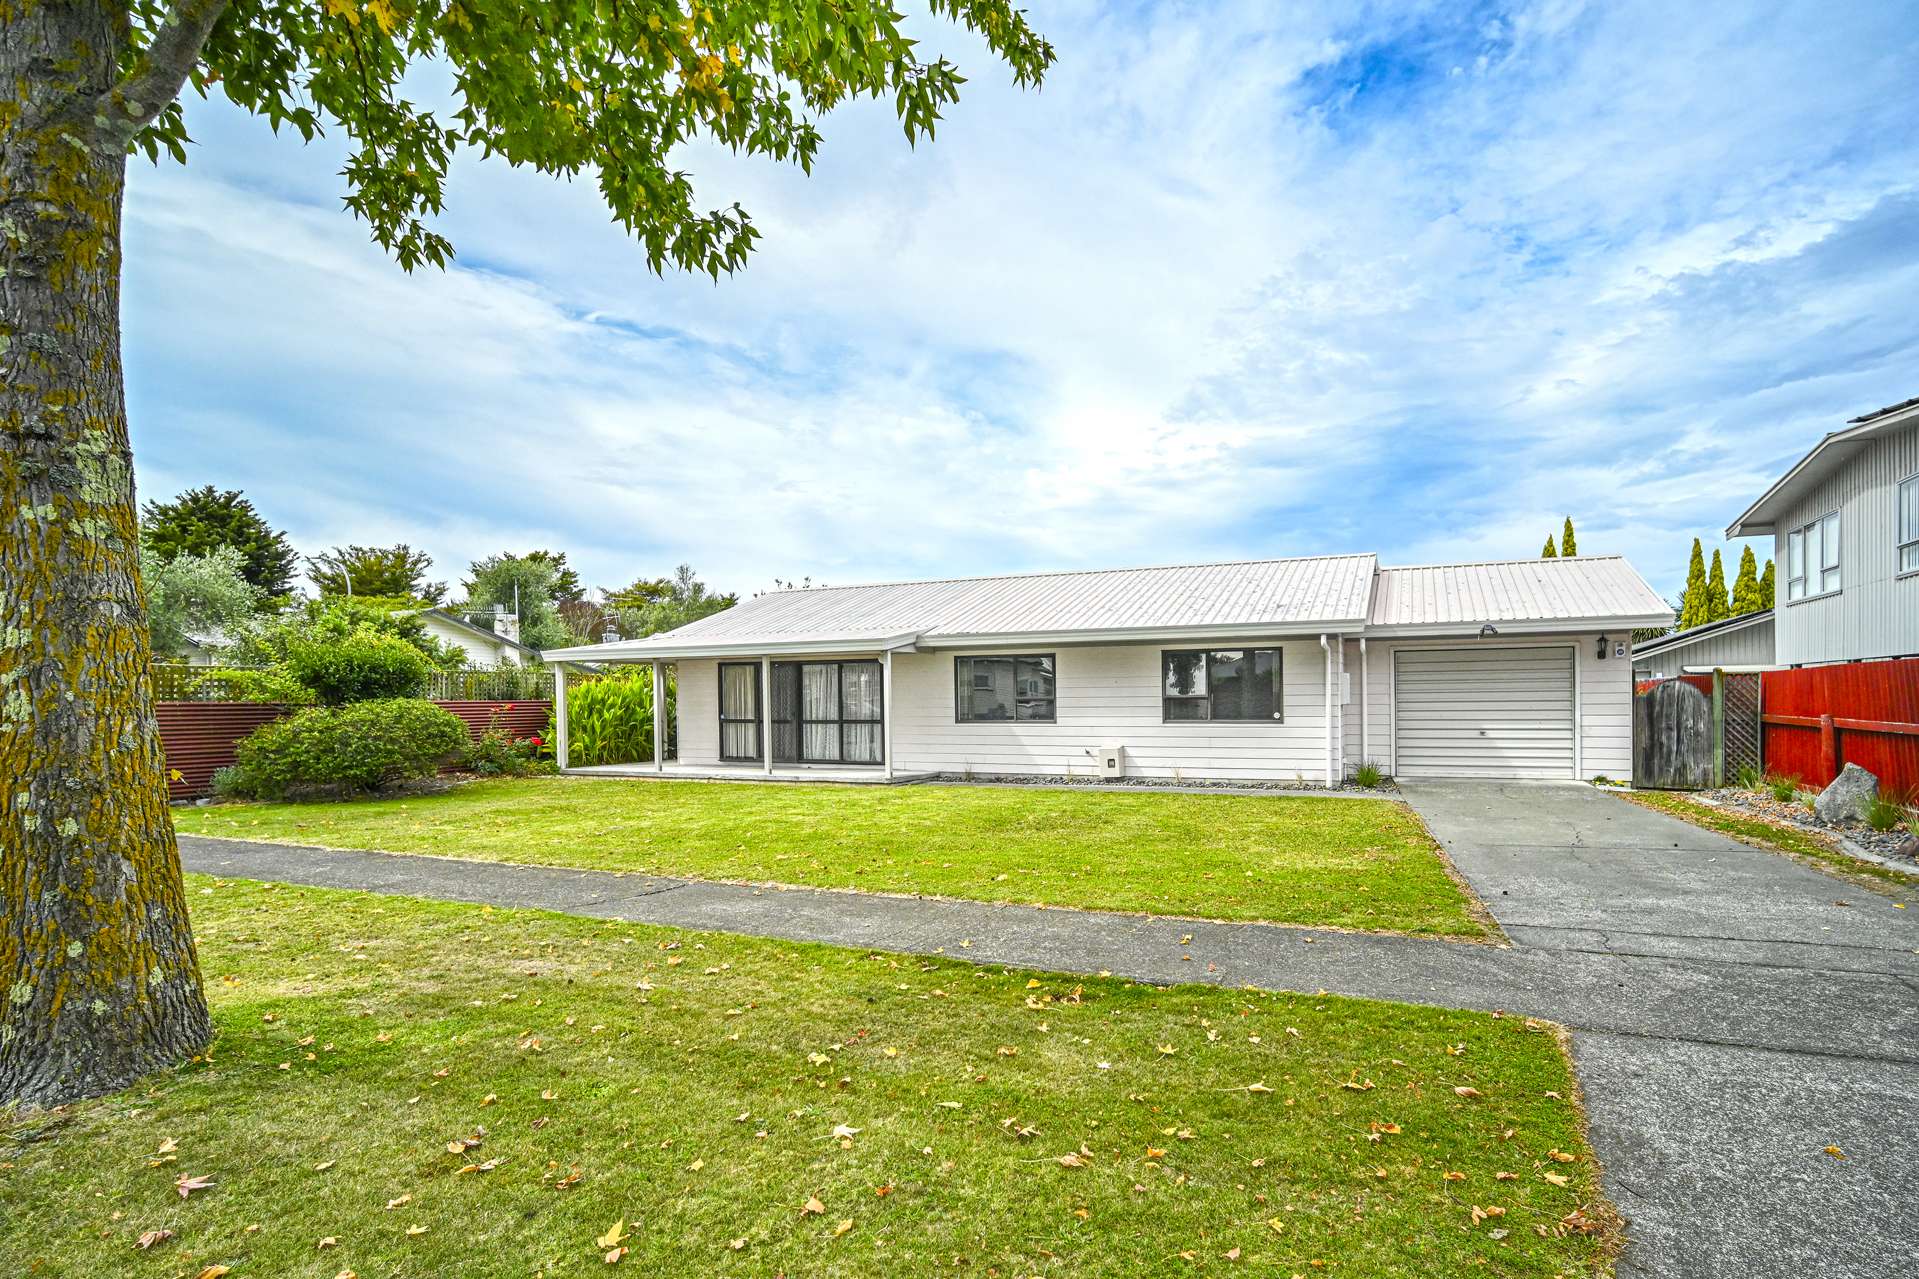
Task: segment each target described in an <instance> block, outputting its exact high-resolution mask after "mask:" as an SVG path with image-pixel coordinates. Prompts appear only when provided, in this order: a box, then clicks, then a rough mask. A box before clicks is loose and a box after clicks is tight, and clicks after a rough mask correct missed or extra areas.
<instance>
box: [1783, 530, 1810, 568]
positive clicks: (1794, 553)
mask: <svg viewBox="0 0 1919 1279" xmlns="http://www.w3.org/2000/svg"><path fill="white" fill-rule="evenodd" d="M1805 573H1806V535H1805V534H1804V533H1798V532H1794V533H1788V534H1786V576H1787V577H1803V576H1805Z"/></svg>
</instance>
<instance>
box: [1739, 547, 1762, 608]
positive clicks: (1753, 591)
mask: <svg viewBox="0 0 1919 1279" xmlns="http://www.w3.org/2000/svg"><path fill="white" fill-rule="evenodd" d="M1763 607H1764V605H1762V604H1761V603H1760V602H1759V561H1758V560H1757V559H1755V558H1754V557H1753V553H1752V547H1750V546H1748V547H1747V548H1746V549H1745V550H1743V551H1741V552H1740V553H1739V576H1738V577H1735V578H1734V579H1733V582H1732V615H1733V616H1734V617H1744V616H1745V615H1746V614H1748V613H1757V612H1758V611H1759V610H1760V609H1761V608H1763Z"/></svg>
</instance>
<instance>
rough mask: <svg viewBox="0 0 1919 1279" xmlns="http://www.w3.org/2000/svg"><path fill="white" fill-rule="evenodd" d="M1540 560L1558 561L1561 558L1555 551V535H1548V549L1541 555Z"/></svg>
mask: <svg viewBox="0 0 1919 1279" xmlns="http://www.w3.org/2000/svg"><path fill="white" fill-rule="evenodd" d="M1539 558H1540V559H1542V560H1556V559H1558V558H1559V552H1558V551H1555V550H1554V549H1553V535H1552V534H1551V533H1548V534H1546V549H1545V550H1543V551H1541V552H1540V553H1539Z"/></svg>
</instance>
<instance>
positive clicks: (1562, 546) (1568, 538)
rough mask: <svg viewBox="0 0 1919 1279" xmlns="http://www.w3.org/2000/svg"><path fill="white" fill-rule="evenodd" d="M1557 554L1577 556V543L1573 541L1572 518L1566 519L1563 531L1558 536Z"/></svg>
mask: <svg viewBox="0 0 1919 1279" xmlns="http://www.w3.org/2000/svg"><path fill="white" fill-rule="evenodd" d="M1559 553H1560V554H1561V555H1577V554H1579V543H1577V542H1575V541H1574V540H1573V517H1572V516H1570V515H1568V516H1567V517H1566V528H1565V531H1564V532H1562V533H1560V535H1559Z"/></svg>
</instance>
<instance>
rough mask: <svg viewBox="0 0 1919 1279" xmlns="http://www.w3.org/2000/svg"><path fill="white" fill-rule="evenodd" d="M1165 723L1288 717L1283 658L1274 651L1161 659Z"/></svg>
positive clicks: (1203, 652) (1197, 652)
mask: <svg viewBox="0 0 1919 1279" xmlns="http://www.w3.org/2000/svg"><path fill="white" fill-rule="evenodd" d="M1159 656H1160V697H1161V712H1162V716H1163V718H1164V719H1165V720H1166V721H1167V722H1169V723H1171V722H1173V721H1176V720H1263V721H1265V722H1267V723H1271V722H1273V721H1275V720H1281V719H1284V718H1285V714H1284V712H1285V705H1284V702H1283V700H1282V698H1281V681H1282V675H1283V673H1284V654H1283V653H1282V652H1281V650H1279V649H1276V648H1214V649H1192V650H1188V651H1183V652H1173V651H1168V652H1164V653H1161V654H1160V655H1159Z"/></svg>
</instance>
